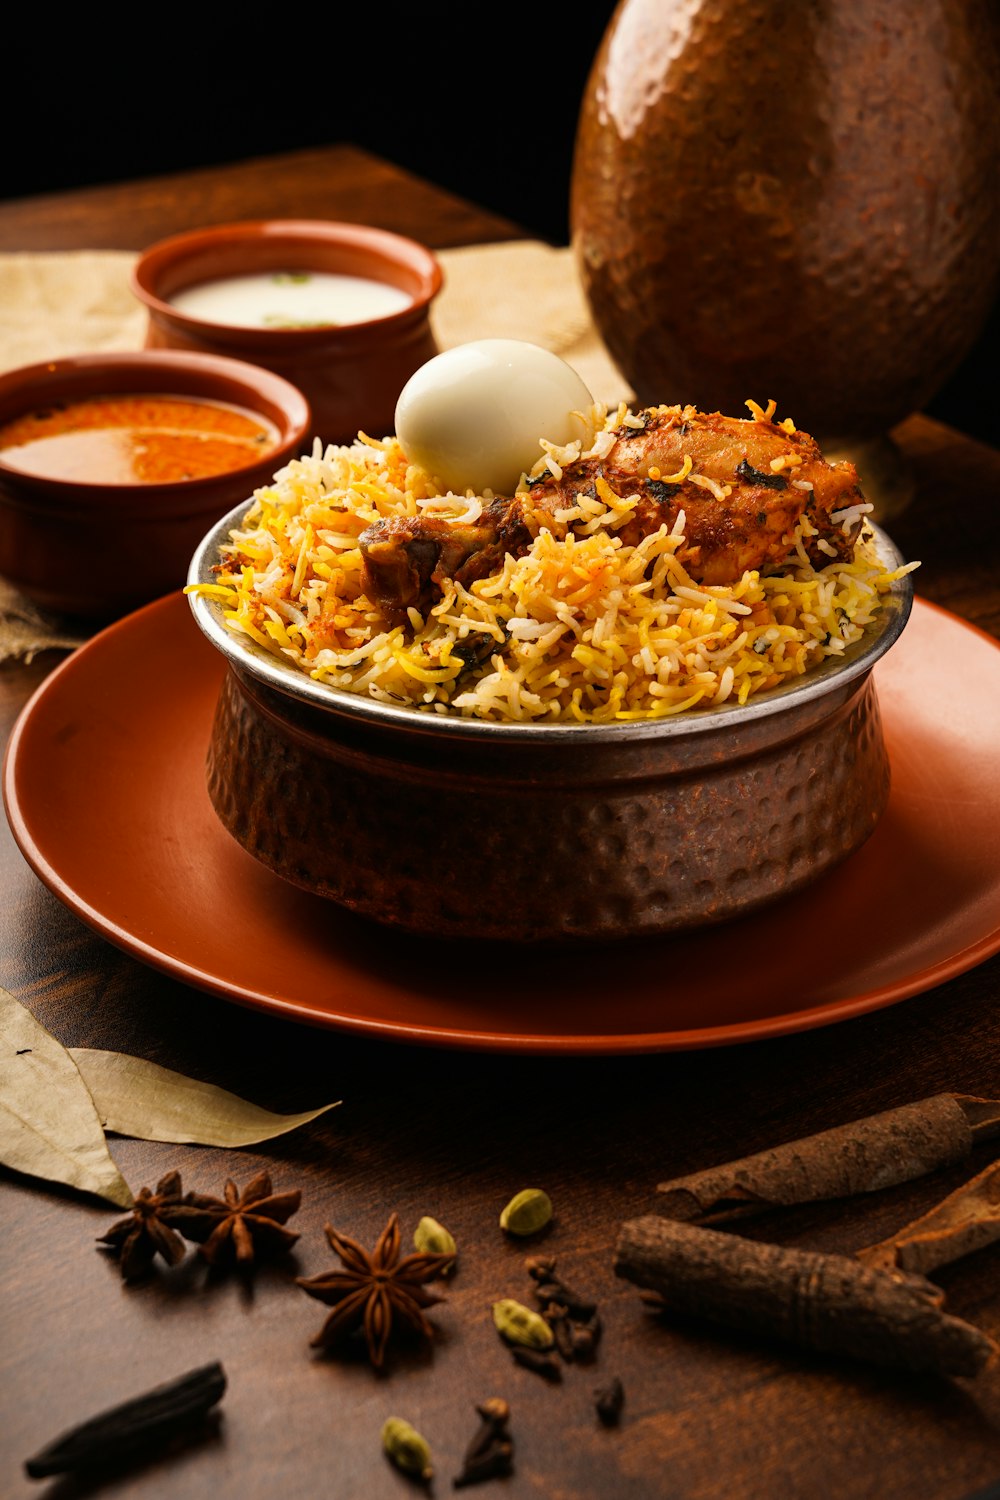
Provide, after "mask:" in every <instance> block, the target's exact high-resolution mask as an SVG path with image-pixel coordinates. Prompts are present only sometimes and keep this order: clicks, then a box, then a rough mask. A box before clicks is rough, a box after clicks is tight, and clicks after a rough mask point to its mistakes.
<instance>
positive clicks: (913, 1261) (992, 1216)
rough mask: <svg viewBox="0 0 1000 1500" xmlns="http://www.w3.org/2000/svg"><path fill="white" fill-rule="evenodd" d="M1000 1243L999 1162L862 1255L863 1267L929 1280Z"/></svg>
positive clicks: (859, 1258) (860, 1254)
mask: <svg viewBox="0 0 1000 1500" xmlns="http://www.w3.org/2000/svg"><path fill="white" fill-rule="evenodd" d="M996 1240H1000V1162H993V1163H992V1165H991V1166H988V1167H986V1168H985V1169H984V1170H983V1171H982V1172H980V1173H978V1174H977V1176H975V1177H972V1178H970V1179H969V1181H968V1182H966V1183H963V1184H962V1186H961V1187H959V1188H956V1189H955V1191H954V1192H953V1193H949V1194H948V1196H947V1198H942V1200H941V1202H940V1203H938V1204H937V1205H936V1207H934V1208H932V1209H930V1210H929V1211H928V1212H927V1213H925V1214H922V1215H921V1216H920V1218H919V1219H913V1220H912V1221H911V1223H909V1224H906V1225H904V1226H903V1228H902V1229H899V1230H897V1232H896V1233H895V1234H894V1235H891V1236H890V1237H889V1238H888V1239H886V1240H881V1241H880V1242H879V1243H878V1244H877V1245H867V1246H866V1247H865V1248H864V1249H863V1250H859V1251H858V1252H857V1258H858V1260H859V1261H861V1263H862V1264H863V1265H866V1266H872V1267H877V1268H880V1269H882V1270H892V1269H896V1268H898V1269H899V1270H902V1271H914V1272H919V1273H920V1274H922V1275H926V1274H927V1272H928V1271H933V1270H934V1269H935V1268H936V1267H937V1266H946V1265H950V1263H951V1262H952V1261H953V1260H959V1259H960V1258H961V1257H962V1256H963V1255H971V1253H972V1252H973V1251H974V1250H982V1249H983V1248H984V1247H985V1246H986V1245H992V1244H993V1243H994V1242H995V1241H996Z"/></svg>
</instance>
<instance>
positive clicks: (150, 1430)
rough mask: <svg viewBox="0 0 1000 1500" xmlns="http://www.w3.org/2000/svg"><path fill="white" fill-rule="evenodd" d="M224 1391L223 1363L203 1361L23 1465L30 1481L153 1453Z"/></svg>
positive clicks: (200, 1417) (65, 1435) (94, 1419)
mask: <svg viewBox="0 0 1000 1500" xmlns="http://www.w3.org/2000/svg"><path fill="white" fill-rule="evenodd" d="M225 1389H226V1376H225V1372H224V1370H223V1368H222V1366H221V1365H220V1364H219V1363H218V1362H215V1363H213V1364H208V1365H202V1366H201V1367H200V1368H198V1369H196V1370H191V1371H189V1372H188V1373H187V1374H186V1375H181V1376H179V1377H178V1378H177V1379H176V1380H171V1381H168V1382H167V1383H166V1384H165V1385H159V1386H156V1387H155V1388H154V1389H153V1390H151V1391H147V1392H146V1393H145V1394H144V1395H142V1396H136V1397H133V1399H132V1400H130V1401H125V1402H122V1404H121V1405H120V1406H115V1407H112V1408H111V1409H110V1410H109V1411H106V1412H102V1413H101V1414H100V1415H99V1416H96V1417H91V1418H90V1419H89V1420H88V1421H86V1422H83V1423H81V1424H80V1426H79V1427H73V1428H71V1429H70V1430H69V1431H68V1432H64V1433H63V1434H62V1436H61V1437H58V1438H56V1440H55V1441H54V1442H52V1443H49V1444H48V1446H47V1447H45V1448H42V1449H41V1451H40V1452H38V1453H36V1454H35V1455H34V1456H33V1457H32V1458H29V1459H28V1460H27V1462H26V1463H25V1466H24V1467H25V1469H26V1471H27V1473H28V1476H29V1477H30V1478H31V1479H47V1478H48V1477H49V1476H50V1475H52V1474H72V1473H77V1472H81V1471H86V1470H87V1469H90V1468H93V1467H95V1466H97V1465H99V1464H107V1463H116V1462H119V1461H120V1460H122V1459H123V1458H129V1457H132V1456H135V1455H138V1454H140V1453H145V1452H149V1451H151V1450H152V1449H153V1448H154V1447H155V1446H156V1445H157V1444H159V1443H160V1442H162V1441H164V1440H166V1439H167V1438H170V1437H173V1436H174V1435H176V1434H177V1433H179V1432H181V1431H182V1430H183V1429H185V1428H188V1427H192V1426H194V1424H195V1423H197V1422H199V1421H201V1420H203V1419H204V1418H205V1417H206V1416H207V1414H208V1413H209V1411H210V1410H211V1409H212V1407H213V1406H215V1405H216V1403H217V1402H218V1401H220V1400H221V1399H222V1395H223V1392H224V1391H225Z"/></svg>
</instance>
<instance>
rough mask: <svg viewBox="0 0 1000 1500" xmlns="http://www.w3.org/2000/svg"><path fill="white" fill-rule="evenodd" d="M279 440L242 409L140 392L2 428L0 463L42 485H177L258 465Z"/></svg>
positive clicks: (64, 406)
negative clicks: (71, 482) (60, 482)
mask: <svg viewBox="0 0 1000 1500" xmlns="http://www.w3.org/2000/svg"><path fill="white" fill-rule="evenodd" d="M279 436H280V434H279V432H278V429H277V428H276V427H275V426H274V424H273V423H271V422H269V421H268V419H267V418H266V417H262V416H260V415H258V414H257V413H256V412H252V411H248V410H247V409H246V408H244V407H241V406H235V405H230V404H228V403H226V402H222V401H208V400H203V399H202V398H201V397H197V396H166V395H163V396H161V395H151V394H147V393H146V392H141V393H137V394H134V395H121V396H92V397H85V398H83V399H81V400H72V401H66V402H58V403H55V402H53V403H52V404H51V405H49V406H46V407H44V408H40V409H39V410H37V411H33V412H26V413H25V414H24V415H23V416H20V417H16V418H14V419H13V420H12V421H10V422H5V423H2V424H0V458H2V459H3V461H4V463H6V464H9V465H10V467H11V468H14V469H19V470H21V472H22V473H25V474H33V475H36V476H37V477H39V478H42V479H65V480H82V481H83V482H84V483H87V484H174V483H176V482H177V481H178V480H185V479H204V478H206V477H208V476H209V475H212V474H227V473H229V472H230V471H231V470H233V469H242V468H244V467H245V466H246V465H247V464H252V463H256V462H257V460H258V459H260V458H262V457H264V456H265V455H266V454H267V453H269V452H270V451H271V450H272V449H274V448H276V447H277V446H278V441H279Z"/></svg>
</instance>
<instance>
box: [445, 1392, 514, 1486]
mask: <svg viewBox="0 0 1000 1500" xmlns="http://www.w3.org/2000/svg"><path fill="white" fill-rule="evenodd" d="M476 1411H477V1412H478V1413H479V1416H480V1419H481V1420H480V1423H479V1427H478V1429H477V1430H476V1433H475V1435H474V1437H473V1438H472V1441H471V1442H470V1444H469V1446H468V1447H467V1448H466V1450H465V1458H464V1460H463V1463H462V1470H461V1473H459V1474H456V1476H455V1478H454V1479H453V1480H452V1484H453V1485H454V1487H455V1489H456V1490H458V1489H462V1488H463V1487H464V1486H465V1485H469V1484H479V1483H481V1482H482V1481H483V1480H484V1479H498V1478H501V1477H502V1476H503V1475H505V1474H512V1473H513V1472H514V1440H513V1438H512V1437H511V1435H510V1431H509V1429H508V1424H509V1422H510V1407H509V1406H508V1405H507V1402H506V1401H504V1400H502V1399H501V1398H500V1397H499V1396H491V1397H490V1398H489V1400H488V1401H483V1402H482V1403H481V1404H480V1405H479V1406H477V1407H476Z"/></svg>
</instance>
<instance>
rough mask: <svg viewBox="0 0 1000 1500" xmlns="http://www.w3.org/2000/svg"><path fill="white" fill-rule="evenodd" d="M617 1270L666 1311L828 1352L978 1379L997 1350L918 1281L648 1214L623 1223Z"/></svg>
mask: <svg viewBox="0 0 1000 1500" xmlns="http://www.w3.org/2000/svg"><path fill="white" fill-rule="evenodd" d="M614 1268H615V1273H616V1274H617V1275H618V1276H622V1277H624V1278H625V1279H626V1280H628V1281H631V1282H633V1283H635V1284H636V1285H637V1286H640V1287H645V1288H648V1289H650V1290H652V1291H654V1292H656V1293H658V1294H659V1295H660V1297H662V1299H663V1301H664V1305H665V1310H666V1311H669V1312H677V1313H681V1314H683V1315H688V1316H694V1317H703V1318H706V1319H708V1320H709V1321H711V1322H714V1323H717V1324H722V1325H724V1326H726V1327H729V1328H734V1329H738V1330H741V1331H743V1332H748V1333H760V1334H764V1335H767V1336H768V1337H773V1338H779V1339H784V1340H785V1341H787V1342H789V1343H793V1344H798V1345H799V1346H801V1347H804V1348H808V1349H816V1350H819V1351H821V1352H824V1353H828V1354H843V1355H849V1356H852V1357H854V1358H857V1359H863V1360H869V1361H871V1362H872V1363H874V1364H877V1365H883V1366H888V1367H891V1368H895V1369H902V1370H909V1371H921V1370H926V1371H935V1372H937V1373H939V1374H945V1375H960V1376H972V1375H978V1374H979V1373H980V1372H981V1371H982V1370H984V1369H985V1368H986V1367H987V1365H989V1364H991V1363H992V1362H993V1360H994V1359H995V1357H996V1355H997V1352H998V1346H997V1344H996V1343H994V1341H993V1340H992V1339H991V1338H990V1337H989V1336H988V1335H987V1334H985V1333H984V1332H983V1331H982V1330H981V1329H979V1328H976V1327H974V1326H973V1325H972V1324H971V1323H966V1322H963V1321H962V1320H961V1319H960V1318H954V1317H951V1316H950V1315H948V1314H947V1313H945V1312H943V1311H942V1306H943V1303H944V1293H943V1292H942V1291H941V1289H940V1288H939V1287H936V1286H934V1285H933V1283H932V1282H930V1281H928V1280H927V1279H926V1278H925V1277H923V1276H910V1275H904V1274H901V1273H899V1272H888V1271H879V1270H870V1269H869V1268H868V1267H867V1266H863V1265H861V1264H860V1263H859V1262H858V1261H857V1260H856V1259H854V1258H853V1257H851V1256H846V1255H827V1254H821V1253H819V1252H816V1251H808V1250H792V1249H786V1248H784V1247H783V1246H780V1245H773V1244H766V1243H760V1242H757V1241H753V1240H746V1239H743V1238H742V1237H741V1236H740V1235H737V1234H731V1233H725V1232H721V1231H719V1230H715V1229H703V1228H698V1227H696V1226H694V1225H691V1224H678V1223H677V1222H675V1221H673V1220H670V1219H663V1218H660V1217H658V1216H655V1215H647V1216H646V1217H643V1218H639V1219H630V1220H627V1221H626V1222H625V1223H624V1224H623V1225H622V1226H621V1230H620V1233H619V1237H618V1243H617V1246H616V1249H615V1263H614Z"/></svg>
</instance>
